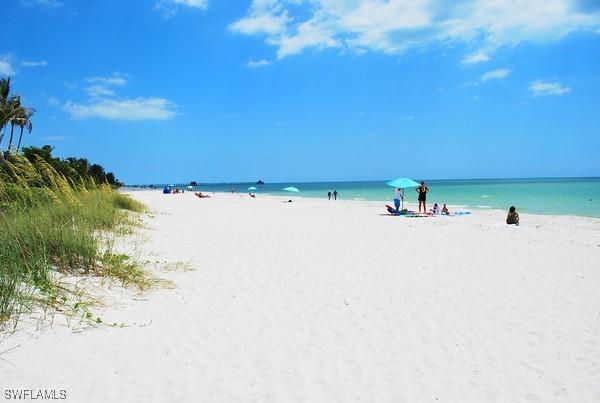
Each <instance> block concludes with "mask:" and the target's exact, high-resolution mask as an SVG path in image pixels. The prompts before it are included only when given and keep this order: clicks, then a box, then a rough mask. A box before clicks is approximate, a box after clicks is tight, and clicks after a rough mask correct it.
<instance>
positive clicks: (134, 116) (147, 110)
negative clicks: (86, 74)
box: [63, 97, 177, 121]
mask: <svg viewBox="0 0 600 403" xmlns="http://www.w3.org/2000/svg"><path fill="white" fill-rule="evenodd" d="M63 108H64V110H65V111H66V112H67V113H68V114H69V115H71V117H72V118H74V119H89V118H100V119H108V120H131V121H136V120H167V119H171V118H173V117H174V116H175V115H176V114H177V113H176V111H175V109H176V105H175V104H174V103H172V102H171V101H169V100H166V99H164V98H143V97H139V98H129V99H128V98H124V99H100V100H97V101H92V102H90V103H88V104H77V103H73V102H70V101H69V102H67V103H66V104H65V105H64V107H63Z"/></svg>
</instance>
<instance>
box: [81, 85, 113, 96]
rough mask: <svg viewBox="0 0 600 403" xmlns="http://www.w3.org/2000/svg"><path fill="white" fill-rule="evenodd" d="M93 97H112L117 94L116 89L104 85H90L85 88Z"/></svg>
mask: <svg viewBox="0 0 600 403" xmlns="http://www.w3.org/2000/svg"><path fill="white" fill-rule="evenodd" d="M84 90H85V92H87V93H88V94H89V95H90V96H91V97H112V96H113V95H115V91H114V90H111V89H110V88H107V87H106V86H104V85H90V86H89V87H85V88H84Z"/></svg>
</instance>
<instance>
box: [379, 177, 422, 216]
mask: <svg viewBox="0 0 600 403" xmlns="http://www.w3.org/2000/svg"><path fill="white" fill-rule="evenodd" d="M385 184H386V185H388V186H391V187H393V188H396V189H402V201H401V203H402V205H401V207H400V209H401V210H402V209H403V207H404V189H406V188H416V187H419V186H421V185H419V184H418V183H417V182H415V181H414V180H412V179H409V178H396V179H394V180H391V181H389V182H386V183H385Z"/></svg>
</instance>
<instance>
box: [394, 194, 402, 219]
mask: <svg viewBox="0 0 600 403" xmlns="http://www.w3.org/2000/svg"><path fill="white" fill-rule="evenodd" d="M403 198H404V196H402V189H400V188H398V189H396V191H395V192H394V206H395V207H396V214H398V213H400V201H401V200H402V199H403Z"/></svg>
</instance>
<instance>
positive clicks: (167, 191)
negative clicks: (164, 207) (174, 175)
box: [163, 186, 185, 194]
mask: <svg viewBox="0 0 600 403" xmlns="http://www.w3.org/2000/svg"><path fill="white" fill-rule="evenodd" d="M179 193H185V190H184V189H179V188H172V187H171V186H165V187H164V188H163V194H179Z"/></svg>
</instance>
